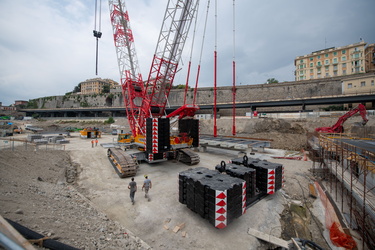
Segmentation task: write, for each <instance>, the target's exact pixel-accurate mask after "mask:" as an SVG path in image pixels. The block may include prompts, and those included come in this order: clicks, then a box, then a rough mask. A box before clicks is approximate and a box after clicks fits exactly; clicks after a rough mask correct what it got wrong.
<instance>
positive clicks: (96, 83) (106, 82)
mask: <svg viewBox="0 0 375 250" xmlns="http://www.w3.org/2000/svg"><path fill="white" fill-rule="evenodd" d="M118 85H119V84H118V83H117V82H115V81H114V80H111V79H101V78H93V79H88V80H86V81H84V82H81V94H82V95H89V94H100V93H102V92H103V89H104V86H109V87H110V89H111V88H115V87H116V86H118Z"/></svg>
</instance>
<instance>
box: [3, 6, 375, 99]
mask: <svg viewBox="0 0 375 250" xmlns="http://www.w3.org/2000/svg"><path fill="white" fill-rule="evenodd" d="M214 2H215V1H211V7H210V10H209V15H210V16H209V19H208V21H209V22H208V26H207V32H206V37H205V39H206V43H205V44H204V51H203V56H202V63H201V73H200V76H201V77H200V83H199V86H212V84H213V51H214V48H215V47H214V45H215V41H214V31H215V26H214V21H215V19H214V9H215V7H214ZM217 2H218V4H219V6H218V16H217V17H218V19H217V23H218V27H217V31H218V32H217V46H218V47H217V53H218V85H219V86H223V85H231V84H232V60H233V36H232V34H233V26H232V20H233V17H232V4H233V1H217ZM235 3H236V49H235V51H236V66H237V73H236V74H237V77H236V81H237V83H238V84H239V83H241V84H242V85H245V84H256V83H264V82H265V81H266V80H267V79H268V78H276V79H278V80H279V81H290V80H293V79H294V74H293V71H294V66H293V63H294V58H295V57H296V56H299V55H304V54H308V53H311V52H312V51H315V50H319V49H323V48H324V47H332V46H335V47H337V46H344V45H348V44H351V43H354V42H358V41H359V38H360V37H362V38H363V39H364V40H365V41H366V42H368V43H374V42H375V33H374V32H373V28H372V24H373V23H375V15H373V13H372V12H373V9H374V7H375V2H374V1H373V0H359V1H351V0H331V1H323V0H317V1H310V2H308V1H307V2H306V1H298V0H290V1H277V0H269V1H261V0H253V1H248V0H237V1H235ZM166 4H167V1H166V0H163V1H161V0H160V1H149V0H143V1H140V0H127V1H126V5H127V9H128V10H129V15H130V21H131V27H132V29H133V33H134V37H135V47H136V50H137V53H138V59H139V64H140V69H141V72H142V74H143V78H144V79H145V78H147V74H148V72H149V68H150V65H151V60H152V56H153V54H154V52H155V47H156V42H157V39H158V35H159V31H160V27H161V22H162V19H163V15H164V11H165V6H166ZM200 5H201V6H200V11H201V12H200V13H199V23H198V27H199V28H198V30H197V33H196V43H195V45H194V50H195V52H194V57H193V62H192V65H193V66H192V72H191V80H190V85H191V86H194V84H195V77H196V71H197V63H198V62H197V61H198V59H199V54H200V49H201V40H202V29H203V26H204V18H205V14H206V10H207V9H206V7H207V6H206V5H207V0H206V1H200ZM94 7H95V6H94V1H88V0H62V1H53V0H33V1H28V0H17V1H12V0H2V1H0V29H1V36H0V58H1V60H0V101H2V102H3V104H4V105H9V104H11V103H13V102H14V100H28V99H33V98H38V97H43V96H50V95H62V94H64V93H65V92H67V91H71V90H73V88H74V86H76V85H77V84H78V83H79V82H81V81H84V80H86V79H89V78H93V77H96V75H95V38H94V37H93V35H92V30H93V28H94ZM101 28H102V32H103V36H102V38H101V39H99V75H98V76H99V77H102V78H112V79H114V80H117V81H119V70H118V67H117V58H116V53H115V48H114V45H113V39H112V29H111V24H110V20H109V10H108V2H107V1H102V23H101ZM192 29H193V26H192ZM191 37H192V36H191V35H190V36H189V38H191ZM190 47H191V42H190V41H187V42H186V45H185V51H184V53H183V58H182V59H183V64H180V66H181V67H182V70H181V71H180V72H179V73H178V74H177V76H176V78H175V82H176V83H177V84H184V83H185V81H186V70H187V65H188V61H189V56H190V52H189V51H190Z"/></svg>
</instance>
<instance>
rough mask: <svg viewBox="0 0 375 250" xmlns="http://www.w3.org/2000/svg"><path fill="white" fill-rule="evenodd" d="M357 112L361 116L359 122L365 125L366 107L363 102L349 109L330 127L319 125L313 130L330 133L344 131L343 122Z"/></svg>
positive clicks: (366, 120) (366, 119)
mask: <svg viewBox="0 0 375 250" xmlns="http://www.w3.org/2000/svg"><path fill="white" fill-rule="evenodd" d="M358 112H359V114H360V115H361V117H362V123H361V124H362V126H364V125H366V123H367V122H368V117H367V111H366V107H365V105H363V104H359V105H358V106H357V107H356V108H354V109H352V110H350V111H349V112H347V113H346V114H344V115H343V116H341V117H340V118H339V119H338V121H337V122H336V123H335V124H334V125H333V126H332V127H319V128H316V129H315V131H317V132H320V133H332V134H333V133H344V127H343V124H344V122H345V121H346V120H347V119H348V118H350V117H352V116H353V115H355V114H356V113H358Z"/></svg>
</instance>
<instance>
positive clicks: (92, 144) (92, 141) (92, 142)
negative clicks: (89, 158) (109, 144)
mask: <svg viewBox="0 0 375 250" xmlns="http://www.w3.org/2000/svg"><path fill="white" fill-rule="evenodd" d="M91 147H92V148H93V147H94V140H91Z"/></svg>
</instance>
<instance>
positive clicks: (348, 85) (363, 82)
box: [342, 73, 375, 94]
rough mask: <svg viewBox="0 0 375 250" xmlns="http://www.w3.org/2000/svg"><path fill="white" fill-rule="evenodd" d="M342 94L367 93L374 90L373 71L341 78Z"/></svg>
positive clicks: (374, 77) (374, 75)
mask: <svg viewBox="0 0 375 250" xmlns="http://www.w3.org/2000/svg"><path fill="white" fill-rule="evenodd" d="M342 92H343V94H368V93H374V92H375V73H370V74H364V75H355V76H352V77H348V78H345V79H343V81H342Z"/></svg>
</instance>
